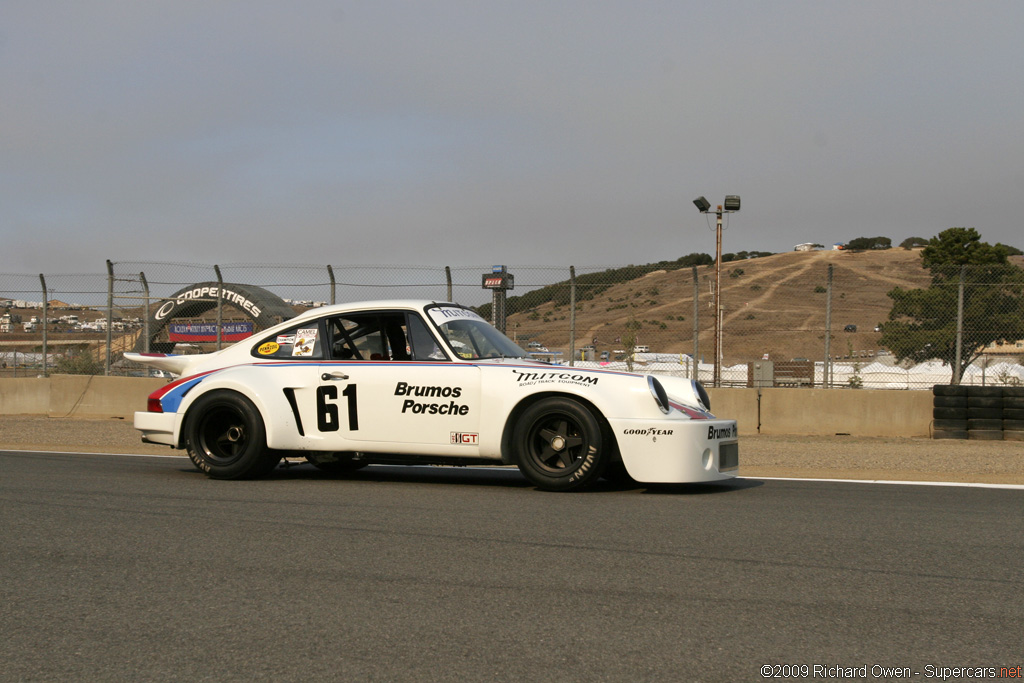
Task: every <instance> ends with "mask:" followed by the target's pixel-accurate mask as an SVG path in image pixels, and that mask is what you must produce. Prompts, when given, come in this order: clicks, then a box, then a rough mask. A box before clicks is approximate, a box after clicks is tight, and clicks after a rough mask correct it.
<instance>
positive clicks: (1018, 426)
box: [932, 384, 1024, 441]
mask: <svg viewBox="0 0 1024 683" xmlns="http://www.w3.org/2000/svg"><path fill="white" fill-rule="evenodd" d="M932 396H933V406H932V427H933V429H932V438H934V439H974V440H979V441H1024V387H975V386H963V385H960V386H956V385H946V384H936V385H935V386H934V387H933V388H932Z"/></svg>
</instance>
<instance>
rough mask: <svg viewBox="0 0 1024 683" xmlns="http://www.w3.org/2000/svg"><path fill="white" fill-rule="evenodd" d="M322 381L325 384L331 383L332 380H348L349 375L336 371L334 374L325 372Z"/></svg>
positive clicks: (321, 377)
mask: <svg viewBox="0 0 1024 683" xmlns="http://www.w3.org/2000/svg"><path fill="white" fill-rule="evenodd" d="M320 379H322V380H323V381H325V382H330V381H331V380H332V379H348V375H346V374H345V373H344V372H341V371H340V370H335V371H334V372H325V373H324V374H322V375H320Z"/></svg>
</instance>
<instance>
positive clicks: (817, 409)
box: [708, 388, 932, 436]
mask: <svg viewBox="0 0 1024 683" xmlns="http://www.w3.org/2000/svg"><path fill="white" fill-rule="evenodd" d="M708 395H709V396H710V397H711V405H712V412H713V413H715V415H718V416H720V417H729V418H735V419H736V421H737V422H738V425H739V430H740V434H757V433H761V434H776V435H777V434H795V435H807V436H829V435H833V434H850V435H852V436H929V435H930V429H931V421H932V392H930V391H872V390H870V389H775V388H770V389H760V390H758V389H708Z"/></svg>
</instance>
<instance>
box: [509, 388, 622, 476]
mask: <svg viewBox="0 0 1024 683" xmlns="http://www.w3.org/2000/svg"><path fill="white" fill-rule="evenodd" d="M513 443H514V446H515V453H516V461H517V463H518V465H519V471H520V472H522V473H523V476H525V477H526V478H527V479H529V480H530V481H531V482H533V484H535V485H536V486H537V487H538V488H541V489H544V490H546V491H573V490H577V489H581V488H583V487H585V486H587V485H589V484H591V483H593V482H594V481H596V480H597V479H598V478H599V477H600V476H601V475H602V473H603V472H604V470H605V468H606V467H607V465H608V461H609V459H610V455H611V453H610V451H611V450H612V449H610V448H608V447H607V446H606V444H605V443H604V439H603V436H602V433H601V425H600V424H599V423H598V421H597V418H596V417H595V416H594V414H593V413H592V412H590V410H589V409H588V408H586V407H585V406H583V405H582V404H580V403H579V402H578V401H574V400H572V399H569V398H546V399H543V400H540V401H538V402H537V403H534V404H533V405H532V406H530V407H529V408H527V409H526V410H525V411H523V413H522V415H520V416H519V419H518V421H517V422H516V426H515V431H514V433H513Z"/></svg>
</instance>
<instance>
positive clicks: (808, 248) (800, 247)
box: [793, 242, 821, 251]
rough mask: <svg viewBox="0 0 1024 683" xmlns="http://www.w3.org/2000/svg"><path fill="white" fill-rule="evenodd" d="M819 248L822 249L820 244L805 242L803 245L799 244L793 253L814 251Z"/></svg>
mask: <svg viewBox="0 0 1024 683" xmlns="http://www.w3.org/2000/svg"><path fill="white" fill-rule="evenodd" d="M819 247H821V245H820V244H815V243H814V242H804V243H803V244H798V245H796V246H795V247H793V251H814V250H815V249H818V248H819Z"/></svg>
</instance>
